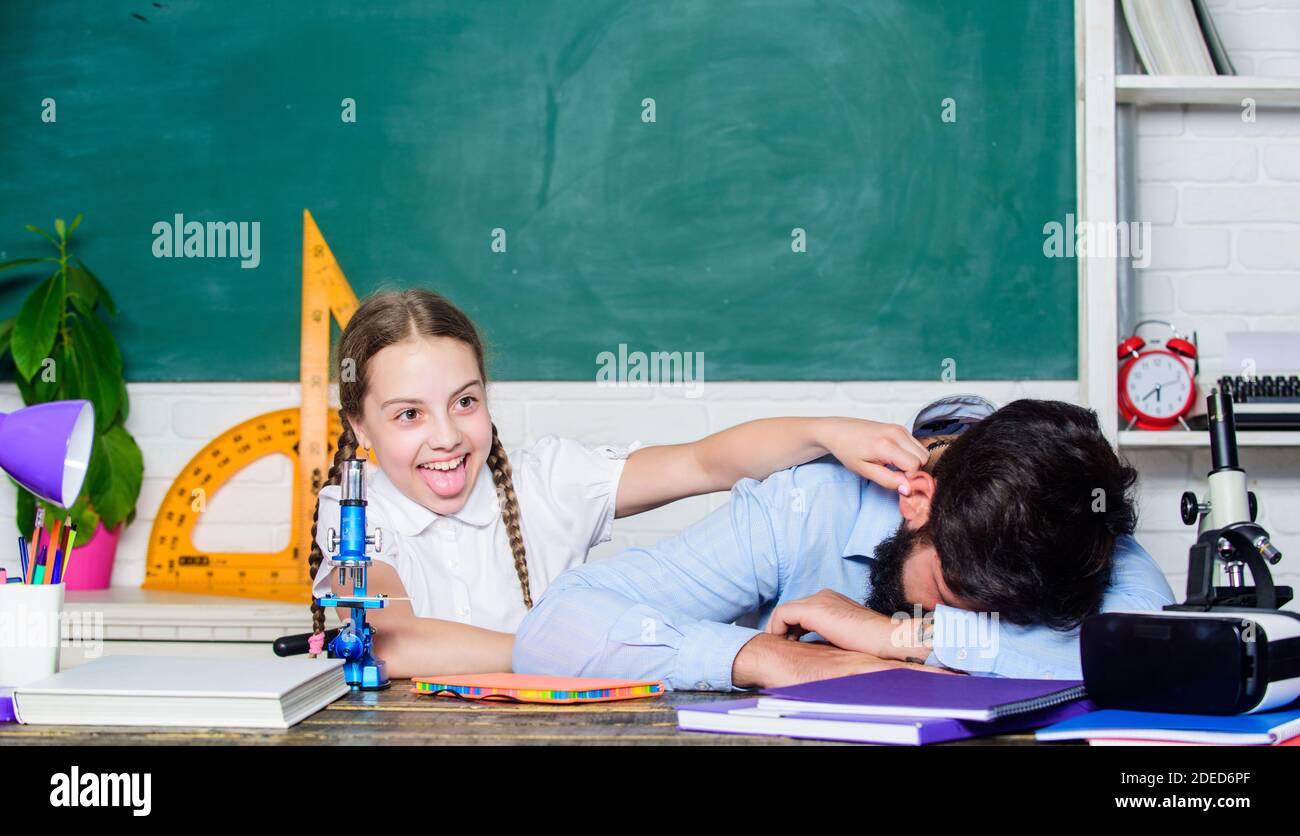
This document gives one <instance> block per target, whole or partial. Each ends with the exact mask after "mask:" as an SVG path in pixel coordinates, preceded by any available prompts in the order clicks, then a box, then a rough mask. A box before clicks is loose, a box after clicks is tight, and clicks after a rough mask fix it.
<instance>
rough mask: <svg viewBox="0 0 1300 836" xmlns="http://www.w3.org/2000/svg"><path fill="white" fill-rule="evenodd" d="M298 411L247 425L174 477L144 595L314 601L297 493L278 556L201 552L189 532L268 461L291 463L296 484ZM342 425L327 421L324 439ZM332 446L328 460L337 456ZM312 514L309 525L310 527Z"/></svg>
mask: <svg viewBox="0 0 1300 836" xmlns="http://www.w3.org/2000/svg"><path fill="white" fill-rule="evenodd" d="M298 423H299V416H298V410H297V409H295V408H292V407H290V408H289V409H281V410H277V411H275V412H268V413H266V414H265V415H259V416H257V417H256V418H251V419H249V420H248V421H245V422H244V423H242V424H239V425H238V426H235V427H232V428H231V429H229V430H226V431H225V432H224V433H222V434H221V435H220V436H218V437H217V438H215V439H213V440H212V441H210V442H208V444H207V446H205V447H204V448H203V449H202V450H200V451H199V453H198V455H196V456H195V457H194V458H192V459H190V461H189V463H188V464H186V465H185V469H184V470H182V471H181V473H180V475H179V476H177V477H176V481H175V482H173V483H172V486H171V489H170V490H168V492H167V496H165V497H164V498H163V501H162V505H161V506H159V508H158V516H157V517H156V518H155V519H154V523H153V531H151V532H150V534H149V553H148V559H147V563H146V565H145V576H144V588H145V589H167V590H171V591H184V592H198V593H206V594H208V595H235V596H239V597H243V598H265V599H269V600H275V601H294V602H301V603H307V602H308V601H309V600H310V598H311V583H310V574H309V566H308V558H309V557H310V553H309V552H307V551H305V550H304V549H303V547H302V543H303V542H306V543H307V545H308V547H310V536H311V531H310V529H309V530H308V531H307V532H306V534H307V538H306V539H305V540H304V539H303V538H301V537H299V534H300V533H301V532H299V531H298V528H299V526H300V525H301V521H302V519H303V515H302V514H300V513H299V510H300V509H299V508H298V507H297V505H298V503H299V502H300V500H299V497H298V492H297V491H294V498H293V502H294V506H295V507H294V509H293V515H292V520H293V530H292V531H291V532H290V535H289V544H288V545H287V546H285V547H284V548H283V549H281V550H280V551H278V552H271V553H269V554H257V553H252V552H204V551H201V550H200V549H198V548H197V547H196V546H195V545H194V528H195V526H196V525H198V522H199V518H200V517H201V516H202V515H203V509H204V508H205V507H206V506H207V505H208V504H210V503H211V502H212V500H213V498H214V497H215V496H216V493H217V491H218V490H220V489H221V488H222V487H223V486H224V485H225V484H226V483H227V482H229V481H230V478H231V477H232V476H234V475H235V474H236V473H238V472H239V471H241V470H243V469H244V468H245V467H247V466H248V465H250V464H252V463H253V462H255V461H257V460H258V459H262V458H265V457H266V456H271V455H275V454H277V453H282V454H284V455H286V456H288V457H289V458H290V459H292V460H293V469H294V474H293V475H294V484H295V485H296V484H297V483H298V478H299V476H300V475H301V473H300V471H301V469H302V463H301V462H300V461H299V458H298V440H299V426H298ZM339 429H340V424H339V418H338V414H337V413H334V414H332V415H331V416H330V419H329V427H328V430H327V437H328V438H330V439H337V438H338V437H339ZM334 449H335V445H334V443H333V441H331V442H330V443H329V445H328V451H327V455H328V456H330V457H332V456H333V455H334ZM311 514H312V509H311V508H308V509H307V514H306V519H307V522H308V524H309V525H310V522H311Z"/></svg>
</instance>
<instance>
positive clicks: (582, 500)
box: [312, 435, 641, 633]
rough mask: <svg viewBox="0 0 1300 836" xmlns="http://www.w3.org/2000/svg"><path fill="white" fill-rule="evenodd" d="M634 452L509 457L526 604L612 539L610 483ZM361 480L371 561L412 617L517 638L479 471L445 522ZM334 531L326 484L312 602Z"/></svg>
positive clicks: (510, 571)
mask: <svg viewBox="0 0 1300 836" xmlns="http://www.w3.org/2000/svg"><path fill="white" fill-rule="evenodd" d="M639 446H641V445H640V444H632V445H628V446H610V445H607V446H597V447H591V446H587V445H585V444H582V443H580V442H577V441H574V440H572V439H565V438H557V437H556V436H553V435H551V436H545V437H543V438H541V439H539V440H538V441H537V443H536V444H534V445H532V446H531V447H526V448H522V449H520V450H516V451H513V452H510V453H508V455H509V457H510V467H511V469H512V470H513V474H514V487H515V496H516V497H517V498H518V501H519V516H520V527H521V528H522V530H523V536H524V548H525V551H526V554H527V560H528V579H529V584H530V587H531V590H532V598H533V603H534V604H536V603H537V601H539V600H540V599H541V597H542V593H543V592H545V591H546V588H547V587H548V586H549V585H550V584H551V581H553V580H555V578H556V577H557V576H558V575H559V574H560V573H561V572H563V571H565V570H566V569H571V568H573V567H575V566H579V565H581V564H582V563H583V562H585V561H586V559H587V552H588V550H590V549H591V548H592V547H593V546H596V545H597V544H599V543H603V542H605V541H606V540H608V539H609V538H610V535H611V532H612V529H613V524H614V499H615V496H616V495H617V493H618V480H619V477H620V476H622V473H623V465H624V464H625V463H626V460H627V457H628V455H630V454H631V453H632V451H633V450H635V449H636V448H637V447H639ZM366 482H367V488H366V499H367V501H368V505H367V507H366V528H367V531H368V533H373V532H374V529H376V528H380V529H382V530H383V534H382V535H381V539H382V544H381V545H382V548H381V549H380V550H379V551H377V552H371V556H372V558H373V559H374V560H376V561H381V562H384V563H388V564H390V565H392V566H393V567H394V568H395V569H396V570H397V575H398V577H399V578H400V579H401V581H402V585H403V586H404V587H405V588H406V594H407V595H409V596H410V597H411V607H412V609H413V611H414V612H415V614H416V615H417V616H420V617H423V618H441V619H445V620H448V621H459V622H461V623H464V624H472V625H474V626H475V627H484V628H487V629H490V630H501V631H503V632H507V633H513V632H515V629H516V628H517V627H518V626H519V622H520V621H522V620H523V618H524V615H525V614H526V612H527V610H525V608H524V599H523V592H522V590H521V589H520V586H519V577H518V575H517V574H516V572H515V563H514V557H513V556H512V554H511V552H510V543H509V540H508V539H507V537H506V527H505V524H504V523H503V522H502V521H501V510H500V507H499V505H498V504H497V494H496V486H495V485H494V483H493V481H492V473H491V471H490V470H488V468H487V466H486V465H485V466H484V467H483V470H482V472H480V473H479V475H478V479H477V480H476V482H475V484H474V488H473V490H472V491H471V492H470V496H469V499H468V500H467V501H466V503H465V507H464V508H462V509H461V510H460V512H459V513H456V514H452V515H449V516H442V515H439V514H436V513H434V512H433V511H430V510H429V509H428V508H425V507H424V506H423V505H421V504H420V503H418V502H416V501H415V500H413V499H411V498H410V497H408V496H406V495H405V494H403V493H402V492H401V491H400V490H399V489H398V488H397V486H396V485H394V484H393V482H392V481H391V480H390V479H389V478H388V477H387V476H386V475H385V474H384V472H383V471H382V470H380V469H379V468H378V467H375V466H373V465H370V464H367V467H366ZM338 527H339V486H338V485H327V486H325V487H324V488H322V489H321V491H320V510H319V516H318V521H317V525H316V541H317V542H318V543H319V544H320V547H321V549H322V550H324V551H325V560H323V561H322V562H321V568H320V571H318V572H317V574H316V578H315V585H314V587H313V590H312V592H313V594H314V595H316V596H317V597H320V596H322V595H325V594H326V593H328V592H329V591H330V589H331V574H332V572H331V570H332V569H333V563H332V562H331V561H330V554H329V551H328V550H327V549H326V542H327V541H326V538H327V533H328V531H329V529H330V528H334V529H335V530H337V529H338ZM340 615H343V616H344V617H345V618H346V613H345V612H344V613H340Z"/></svg>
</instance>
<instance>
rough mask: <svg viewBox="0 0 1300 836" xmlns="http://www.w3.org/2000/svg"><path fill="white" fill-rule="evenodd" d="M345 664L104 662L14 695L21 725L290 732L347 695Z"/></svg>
mask: <svg viewBox="0 0 1300 836" xmlns="http://www.w3.org/2000/svg"><path fill="white" fill-rule="evenodd" d="M348 690H349V688H348V685H347V683H346V682H344V681H343V660H342V659H311V658H306V657H304V658H291V659H229V658H211V657H194V656H104V657H101V658H99V659H95V660H92V661H89V662H86V663H84V664H82V665H78V666H77V667H75V668H71V669H70V670H66V671H63V672H61V673H56V674H54V675H53V676H50V677H46V678H45V679H42V680H39V681H37V682H33V683H31V684H30V685H21V686H19V687H18V688H17V689H15V691H14V713H15V714H16V715H17V718H18V722H20V723H29V724H32V725H75V726H198V727H204V728H258V729H287V728H289V727H290V726H292V725H294V724H295V723H298V722H300V721H301V720H303V719H304V718H306V717H309V716H311V715H312V714H314V713H315V712H317V711H319V710H320V709H322V708H324V707H325V706H327V705H329V704H330V703H332V702H333V701H334V700H336V699H338V698H339V697H341V696H343V695H344V694H346V693H348Z"/></svg>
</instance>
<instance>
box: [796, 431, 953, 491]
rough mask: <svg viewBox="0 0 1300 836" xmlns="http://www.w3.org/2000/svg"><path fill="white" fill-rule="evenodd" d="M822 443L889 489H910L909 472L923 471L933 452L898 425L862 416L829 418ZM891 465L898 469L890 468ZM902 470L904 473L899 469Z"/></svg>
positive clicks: (855, 469) (851, 467)
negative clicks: (907, 476)
mask: <svg viewBox="0 0 1300 836" xmlns="http://www.w3.org/2000/svg"><path fill="white" fill-rule="evenodd" d="M818 435H819V438H818V440H819V442H820V444H821V446H822V447H824V448H826V451H827V452H828V453H830V454H831V455H833V456H834V457H835V458H837V459H839V461H840V464H842V465H844V466H845V467H847V468H848V469H849V470H852V471H853V472H854V473H856V474H858V475H859V476H861V477H863V478H864V479H870V480H871V481H873V482H875V483H876V484H877V485H880V486H881V487H884V488H888V489H889V490H891V491H893V490H900V489H901V491H902V492H903V493H904V494H905V493H906V492H907V479H906V474H908V473H915V472H916V471H918V470H920V469H921V468H922V467H923V466H925V463H926V462H927V461H929V459H930V451H929V450H926V449H925V445H923V444H922V443H921V442H919V441H917V440H916V439H915V438H913V437H912V434H911V433H909V432H908V431H907V430H906V429H904V428H903V427H902V426H900V425H898V424H886V423H883V422H880V421H867V420H865V419H862V418H828V419H826V420H825V422H824V423H823V424H822V425H821V428H820V432H819V434H818ZM890 466H893V467H895V468H897V470H890V469H889V468H890ZM899 471H902V472H899Z"/></svg>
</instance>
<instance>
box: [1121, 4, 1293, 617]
mask: <svg viewBox="0 0 1300 836" xmlns="http://www.w3.org/2000/svg"><path fill="white" fill-rule="evenodd" d="M1211 9H1212V13H1213V15H1214V19H1215V21H1216V24H1217V25H1218V28H1219V32H1220V34H1221V35H1222V36H1223V39H1224V42H1225V45H1226V47H1227V49H1228V51H1229V53H1230V54H1231V56H1232V60H1233V62H1234V64H1235V65H1236V67H1237V70H1238V72H1239V73H1241V74H1242V75H1265V76H1281V77H1288V78H1300V0H1216V2H1214V3H1212V5H1211ZM1137 123H1138V142H1137V173H1138V192H1137V193H1138V199H1137V220H1140V221H1148V222H1150V223H1151V225H1152V256H1151V264H1150V266H1149V267H1148V268H1147V269H1145V270H1139V271H1137V282H1138V310H1139V313H1140V314H1141V315H1142V317H1143V318H1145V317H1157V318H1162V319H1170V320H1172V321H1173V322H1174V323H1175V324H1176V325H1177V326H1178V327H1179V329H1180V330H1182V331H1184V332H1189V331H1193V330H1195V331H1196V332H1197V333H1198V335H1199V337H1200V348H1201V358H1202V363H1201V369H1202V379H1203V380H1213V379H1215V378H1217V377H1218V375H1219V374H1220V372H1221V371H1222V361H1223V352H1224V334H1225V333H1226V332H1228V331H1242V330H1294V329H1300V109H1297V108H1259V109H1258V110H1257V111H1256V121H1255V122H1254V123H1244V122H1242V120H1241V109H1240V108H1235V107H1204V106H1180V107H1149V108H1140V109H1139V110H1138V119H1137ZM1296 365H1297V366H1300V358H1297V363H1296ZM1234 371H1235V370H1234ZM1126 452H1127V455H1128V457H1129V459H1130V460H1131V461H1133V463H1134V464H1135V465H1136V466H1137V467H1138V469H1139V471H1140V472H1141V474H1142V493H1141V496H1142V515H1141V529H1140V532H1139V538H1140V539H1141V541H1142V543H1143V545H1145V546H1146V547H1147V549H1148V550H1149V551H1151V553H1152V554H1154V555H1156V557H1157V559H1158V560H1159V561H1160V563H1161V565H1162V567H1163V568H1164V569H1165V573H1166V574H1167V575H1168V576H1169V577H1170V580H1171V583H1174V588H1175V591H1176V592H1178V593H1179V594H1180V595H1181V593H1182V590H1183V585H1184V584H1185V583H1186V572H1187V567H1186V560H1187V547H1188V545H1190V532H1191V529H1188V528H1187V527H1186V526H1184V525H1183V524H1182V521H1181V520H1180V519H1179V518H1178V497H1179V495H1180V494H1181V493H1182V492H1183V491H1184V490H1187V489H1191V490H1194V491H1196V492H1197V493H1198V494H1200V495H1203V494H1204V493H1205V473H1206V471H1207V470H1208V469H1209V454H1208V452H1206V451H1191V450H1180V451H1172V450H1160V451H1154V450H1148V451H1141V452H1139V451H1126ZM1242 466H1243V467H1245V468H1246V471H1247V473H1249V475H1250V481H1251V489H1252V490H1254V491H1255V492H1256V494H1257V495H1258V497H1259V499H1260V521H1261V522H1262V523H1263V524H1264V525H1265V527H1267V528H1268V529H1269V530H1270V531H1271V532H1272V533H1273V536H1274V537H1275V539H1276V540H1277V542H1278V545H1279V547H1280V548H1281V549H1282V550H1283V553H1284V554H1285V555H1286V556H1285V557H1284V559H1283V561H1282V563H1281V564H1279V566H1278V567H1277V570H1276V575H1277V577H1278V578H1279V579H1281V580H1283V582H1285V583H1290V584H1291V585H1293V586H1300V536H1297V530H1296V529H1297V527H1300V449H1297V448H1283V449H1244V450H1243V451H1242ZM1292 608H1295V607H1294V606H1293V607H1292Z"/></svg>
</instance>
